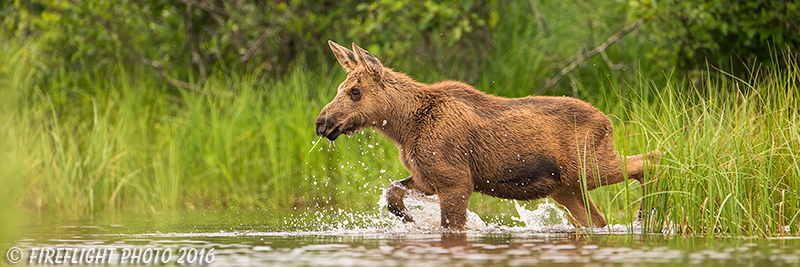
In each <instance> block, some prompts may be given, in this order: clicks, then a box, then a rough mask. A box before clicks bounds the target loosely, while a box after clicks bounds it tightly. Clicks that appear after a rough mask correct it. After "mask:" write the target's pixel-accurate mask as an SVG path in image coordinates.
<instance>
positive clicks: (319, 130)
mask: <svg viewBox="0 0 800 267" xmlns="http://www.w3.org/2000/svg"><path fill="white" fill-rule="evenodd" d="M326 117H327V116H322V115H320V116H319V117H317V122H316V127H315V128H314V133H316V134H317V135H318V136H322V137H324V136H325V131H327V130H328V129H330V128H332V126H333V120H329V119H327V118H326Z"/></svg>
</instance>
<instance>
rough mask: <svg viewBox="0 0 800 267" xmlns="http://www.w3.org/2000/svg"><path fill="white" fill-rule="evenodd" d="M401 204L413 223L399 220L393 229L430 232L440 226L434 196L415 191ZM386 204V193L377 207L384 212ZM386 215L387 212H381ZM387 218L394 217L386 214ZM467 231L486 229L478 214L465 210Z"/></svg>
mask: <svg viewBox="0 0 800 267" xmlns="http://www.w3.org/2000/svg"><path fill="white" fill-rule="evenodd" d="M403 203H404V204H405V205H406V208H407V209H408V211H407V213H408V215H411V217H412V218H414V222H413V223H403V222H401V221H400V220H394V221H395V225H394V227H395V228H401V229H405V230H409V231H415V230H416V231H420V230H421V231H430V230H434V229H437V228H440V227H441V226H442V223H441V211H442V209H441V207H440V206H439V198H438V197H437V196H435V195H433V196H425V195H423V194H422V193H419V192H417V191H411V192H410V193H408V194H407V195H406V197H405V198H404V199H403ZM387 205H388V202H387V200H386V191H384V192H383V194H381V197H380V200H379V201H378V206H380V208H381V210H382V211H386V210H387V209H386V206H387ZM382 213H384V214H388V211H386V212H382ZM388 216H392V217H393V216H394V215H391V214H388ZM465 228H466V229H467V230H480V229H485V228H486V223H485V222H483V220H481V217H480V216H478V214H476V213H474V212H472V211H470V210H467V224H466V226H465Z"/></svg>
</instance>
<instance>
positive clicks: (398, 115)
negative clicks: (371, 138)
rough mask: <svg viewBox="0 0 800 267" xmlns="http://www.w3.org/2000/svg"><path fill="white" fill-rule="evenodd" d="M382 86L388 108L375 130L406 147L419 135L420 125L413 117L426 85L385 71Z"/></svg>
mask: <svg viewBox="0 0 800 267" xmlns="http://www.w3.org/2000/svg"><path fill="white" fill-rule="evenodd" d="M383 84H384V90H386V93H387V95H388V97H387V98H386V101H387V103H384V104H385V105H386V106H387V107H388V108H386V109H385V110H384V112H383V113H382V114H381V115H380V116H379V120H378V121H376V124H375V128H377V129H378V131H379V132H381V133H382V134H383V135H384V136H386V137H388V138H389V139H391V140H392V141H394V142H395V143H397V144H398V145H400V146H407V145H409V142H410V141H411V140H414V139H416V136H417V135H419V129H420V125H418V123H417V122H415V121H414V119H413V116H414V112H416V111H417V110H418V109H419V107H420V106H421V105H422V104H423V101H422V99H424V96H425V94H426V92H425V88H426V86H427V84H424V83H420V82H417V81H414V80H413V79H412V78H410V77H408V76H406V75H405V74H402V73H397V72H394V71H387V73H386V76H385V77H384V78H383Z"/></svg>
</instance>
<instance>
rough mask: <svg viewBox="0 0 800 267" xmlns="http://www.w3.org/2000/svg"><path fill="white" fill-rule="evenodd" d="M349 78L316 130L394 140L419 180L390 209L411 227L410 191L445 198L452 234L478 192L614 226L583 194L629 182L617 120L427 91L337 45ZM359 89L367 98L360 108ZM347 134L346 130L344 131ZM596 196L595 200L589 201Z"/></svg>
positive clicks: (636, 174)
mask: <svg viewBox="0 0 800 267" xmlns="http://www.w3.org/2000/svg"><path fill="white" fill-rule="evenodd" d="M330 46H331V49H332V51H333V52H334V55H336V57H337V59H338V60H339V62H340V63H341V64H342V66H343V67H344V68H345V69H346V70H347V71H348V76H347V78H346V79H345V81H344V82H343V83H342V84H341V85H340V86H339V89H338V93H337V96H336V97H335V98H334V100H332V101H331V103H329V104H328V105H326V106H325V108H323V110H322V111H321V112H320V115H319V117H318V118H317V121H316V132H317V134H318V135H320V136H324V137H327V138H328V139H330V140H335V139H336V137H338V135H339V134H341V133H351V132H353V131H356V130H358V129H361V128H365V127H374V128H376V129H377V130H378V131H380V132H381V133H382V134H384V135H385V136H386V137H388V138H389V139H391V140H392V141H394V142H395V143H396V144H397V145H398V147H399V149H400V161H401V162H402V164H403V166H405V167H406V168H407V169H408V170H409V171H410V172H411V176H410V177H408V178H406V179H403V180H400V181H396V182H394V183H392V184H391V185H390V186H389V187H388V188H387V190H386V194H387V200H388V202H389V205H388V208H389V210H390V211H391V212H392V213H394V214H395V215H397V216H398V217H400V218H401V219H402V220H403V221H406V222H411V221H413V218H411V217H410V216H409V215H408V214H406V212H405V211H406V209H405V206H404V204H403V198H404V196H405V194H406V192H407V190H419V191H421V192H423V193H425V194H437V195H438V196H439V200H440V205H441V209H442V215H441V221H442V226H444V227H449V228H452V229H463V227H464V225H465V223H466V209H467V204H468V201H469V197H470V196H471V194H472V192H479V193H483V194H486V195H490V196H494V197H500V198H507V199H518V200H533V199H538V198H543V197H548V196H549V197H552V198H553V199H554V200H555V201H557V202H558V203H560V204H561V205H563V206H564V207H565V208H566V209H567V210H568V211H569V212H570V214H571V215H572V216H571V217H570V219H571V221H572V223H573V224H575V225H576V226H589V225H590V223H589V222H590V220H589V216H588V214H587V213H591V222H592V224H593V225H594V226H597V227H603V226H605V225H606V221H605V219H604V218H603V216H602V215H601V214H600V213H599V211H598V210H597V208H596V207H595V206H594V204H593V203H592V202H591V199H590V198H589V199H588V200H589V201H588V204H589V205H588V206H587V205H586V202H584V195H583V194H584V192H583V191H582V190H581V182H580V181H581V173H582V172H581V170H582V169H583V170H585V174H586V187H587V188H588V189H589V190H593V189H595V188H597V187H599V186H601V185H608V184H615V183H618V182H621V181H623V180H624V170H623V167H622V165H621V163H622V162H621V161H620V157H619V155H618V154H617V152H616V151H615V150H614V142H613V130H612V127H611V122H610V121H609V119H608V117H607V116H606V115H605V114H603V113H602V112H600V111H599V110H597V109H596V108H594V107H593V106H592V105H590V104H588V103H586V102H584V101H581V100H578V99H575V98H570V97H541V96H539V97H524V98H503V97H498V96H493V95H489V94H486V93H483V92H481V91H478V90H476V89H475V88H473V87H472V86H469V85H467V84H464V83H461V82H454V81H446V82H440V83H435V84H424V83H419V82H416V81H414V80H413V79H412V78H410V77H408V76H407V75H405V74H402V73H399V72H395V71H393V70H391V69H388V68H384V67H383V66H382V65H381V63H380V61H378V60H377V59H376V58H374V57H373V56H372V55H370V54H369V53H368V52H367V51H366V50H363V49H361V48H360V47H358V46H356V45H355V44H353V50H352V51H351V50H349V49H347V48H344V47H342V46H340V45H338V44H335V43H333V42H330ZM354 89H357V90H358V92H360V94H361V96H360V98H359V99H358V100H357V101H354V100H353V96H352V92H353V90H354ZM337 131H338V132H337ZM659 158H660V152H658V151H653V152H650V153H648V154H646V155H637V156H631V157H627V158H626V159H627V166H628V167H627V175H628V178H629V179H636V180H639V181H640V182H643V178H644V172H645V161H648V162H647V165H648V166H649V165H654V164H656V163H657V161H658V159H659ZM586 197H587V198H588V196H586Z"/></svg>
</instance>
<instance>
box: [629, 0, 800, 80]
mask: <svg viewBox="0 0 800 267" xmlns="http://www.w3.org/2000/svg"><path fill="white" fill-rule="evenodd" d="M628 3H629V5H630V6H631V7H632V8H631V12H632V15H633V16H636V17H643V18H646V19H648V21H649V23H647V24H645V25H646V27H647V30H645V32H647V33H649V34H650V35H651V37H652V39H653V40H654V43H655V48H654V49H653V50H652V51H651V56H653V58H652V59H655V60H654V61H655V62H660V63H661V64H664V65H665V67H671V66H672V65H675V66H677V67H678V68H679V69H683V70H691V69H696V68H701V69H703V68H705V63H706V61H707V62H708V63H710V64H714V65H716V66H720V67H722V68H725V69H729V68H730V69H732V70H734V71H735V72H737V73H738V74H747V73H743V72H742V70H744V64H749V65H753V63H754V62H755V61H756V60H758V61H759V62H765V63H767V64H773V63H775V62H774V61H773V58H772V57H771V55H776V54H779V53H778V52H777V51H776V50H782V49H784V48H786V47H798V46H799V45H800V13H798V9H797V5H796V2H795V1H790V0H752V1H726V0H709V1H690V0H665V1H652V0H631V1H629V2H628ZM658 59H661V60H658Z"/></svg>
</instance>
